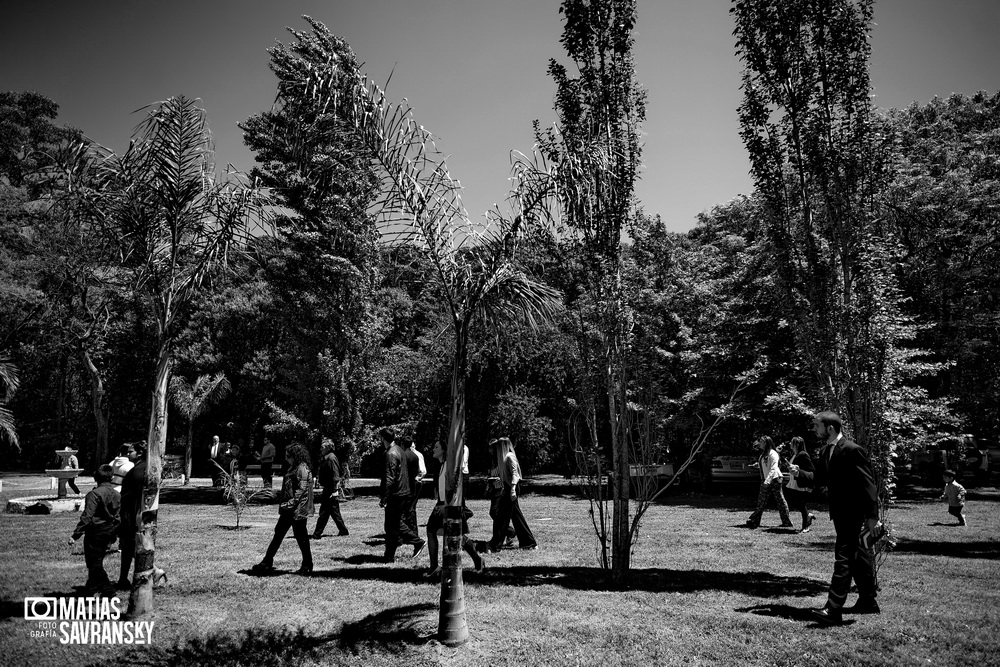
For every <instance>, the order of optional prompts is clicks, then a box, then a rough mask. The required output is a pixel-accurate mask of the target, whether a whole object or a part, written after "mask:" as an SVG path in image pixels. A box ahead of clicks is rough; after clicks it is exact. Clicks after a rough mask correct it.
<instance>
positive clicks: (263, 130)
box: [243, 17, 378, 456]
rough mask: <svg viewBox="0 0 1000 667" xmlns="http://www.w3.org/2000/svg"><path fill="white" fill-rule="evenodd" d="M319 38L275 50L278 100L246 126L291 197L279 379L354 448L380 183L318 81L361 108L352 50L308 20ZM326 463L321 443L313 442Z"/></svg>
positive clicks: (282, 230) (283, 248)
mask: <svg viewBox="0 0 1000 667" xmlns="http://www.w3.org/2000/svg"><path fill="white" fill-rule="evenodd" d="M306 21H307V22H308V23H309V24H310V26H311V27H312V31H311V32H309V33H306V32H301V31H297V30H291V29H290V30H289V31H290V32H291V34H292V35H293V37H294V38H295V40H294V41H293V42H292V43H291V44H288V45H286V44H282V43H279V44H277V45H275V46H274V47H272V48H271V49H269V53H270V57H271V59H270V68H271V70H272V71H273V72H274V73H275V75H277V77H278V97H277V103H276V104H275V106H274V107H273V108H272V110H270V111H267V112H264V113H260V114H257V115H255V116H253V117H251V118H249V119H248V120H247V121H246V122H245V123H244V124H243V130H244V137H245V141H246V143H247V145H248V146H249V147H250V148H251V149H252V150H253V151H254V152H255V154H256V160H257V166H256V167H255V169H254V172H253V173H254V175H255V176H256V177H258V178H259V179H260V181H261V183H262V184H263V185H264V186H265V187H267V188H269V189H270V190H271V191H272V192H273V193H274V194H275V196H276V197H277V198H278V200H279V201H280V203H281V205H282V207H283V209H282V211H283V212H280V213H278V214H277V215H276V216H275V217H274V219H273V224H274V227H275V232H276V239H277V244H276V247H275V248H274V251H273V252H272V253H271V254H270V255H269V256H267V257H266V260H265V265H264V268H265V271H266V277H267V280H268V282H269V283H270V284H271V285H272V287H273V289H274V290H275V293H276V296H277V297H278V300H277V302H276V304H275V306H276V308H275V311H274V313H273V314H274V316H276V317H279V318H281V319H282V320H284V325H283V331H284V334H285V335H284V336H283V339H282V341H281V343H280V346H279V349H278V350H277V351H276V357H275V359H274V363H275V364H276V372H275V378H276V381H277V383H278V388H279V391H280V393H281V394H282V396H281V397H280V400H279V402H280V403H281V404H282V405H283V406H284V408H285V409H287V410H289V411H290V412H293V413H295V414H298V415H299V416H300V417H302V418H303V419H305V420H306V421H307V422H309V423H310V424H312V429H313V432H314V433H315V434H316V438H322V437H328V438H330V439H332V440H334V441H335V442H338V443H340V444H341V445H342V446H345V447H350V446H351V445H352V444H353V443H354V442H355V441H356V440H357V438H358V437H359V436H360V433H361V419H360V411H361V407H362V406H361V402H362V396H361V394H362V393H363V391H362V387H363V384H364V377H365V368H366V363H367V356H368V355H369V354H370V353H371V352H372V349H373V348H374V347H375V346H376V344H377V341H373V340H372V336H371V333H372V328H373V326H374V322H373V318H372V313H371V311H370V302H371V295H372V291H373V289H374V287H375V282H376V280H377V276H376V272H375V266H376V260H377V257H376V252H377V238H378V237H377V232H376V229H375V225H374V222H373V220H372V219H371V218H370V216H369V215H368V214H367V210H368V207H369V205H370V204H371V203H372V201H373V198H374V196H375V187H376V178H375V176H374V172H373V169H372V166H371V165H370V164H369V158H368V154H367V149H366V148H365V147H364V146H362V145H361V142H360V141H359V139H358V138H357V137H356V136H355V135H354V133H353V131H352V128H351V127H350V126H349V125H348V124H346V123H345V120H344V119H343V118H342V117H339V116H338V114H337V113H336V110H335V108H334V107H332V106H330V101H329V100H328V99H327V98H326V97H325V96H324V97H318V98H317V97H309V96H308V95H306V94H305V93H306V90H307V88H308V86H309V85H310V82H311V81H313V80H314V79H315V78H316V77H323V78H324V79H325V81H326V82H327V85H329V86H330V88H329V90H328V91H326V92H327V93H328V94H333V95H336V96H338V98H342V101H343V102H344V103H350V102H349V100H350V99H352V98H353V96H354V92H353V87H354V86H355V83H356V82H355V79H354V77H353V72H354V71H355V70H356V69H357V67H358V63H357V60H356V58H355V56H354V53H353V52H352V51H351V49H350V47H349V46H348V45H347V43H346V42H344V41H343V40H340V39H338V38H336V37H334V36H333V35H331V34H330V33H329V32H328V31H327V30H326V29H325V27H323V26H322V24H320V23H319V22H317V21H313V20H312V19H310V18H308V17H306ZM311 444H312V446H313V448H314V453H315V455H316V456H318V455H319V446H320V441H319V440H318V439H317V440H315V441H314V442H313V443H311Z"/></svg>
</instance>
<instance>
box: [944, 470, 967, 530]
mask: <svg viewBox="0 0 1000 667" xmlns="http://www.w3.org/2000/svg"><path fill="white" fill-rule="evenodd" d="M938 500H947V501H948V514H950V515H952V516H953V517H955V518H956V519H958V525H959V526H966V525H968V524H967V523H966V522H965V515H964V514H962V510H963V509H965V487H964V486H962V485H961V484H959V483H958V482H956V481H955V471H954V470H945V471H944V492H943V493H942V494H941V497H940V498H938Z"/></svg>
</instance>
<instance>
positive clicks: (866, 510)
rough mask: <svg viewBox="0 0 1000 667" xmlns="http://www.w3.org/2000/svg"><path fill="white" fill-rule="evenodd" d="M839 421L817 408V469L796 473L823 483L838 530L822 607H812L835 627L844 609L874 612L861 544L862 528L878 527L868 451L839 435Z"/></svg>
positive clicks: (871, 576) (869, 557) (870, 558)
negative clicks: (851, 597) (852, 596)
mask: <svg viewBox="0 0 1000 667" xmlns="http://www.w3.org/2000/svg"><path fill="white" fill-rule="evenodd" d="M842 430H843V422H842V421H841V419H840V416H839V415H837V414H836V413H835V412H820V413H819V414H817V415H816V416H815V417H814V418H813V431H814V432H815V433H816V436H817V437H819V438H820V439H821V440H822V441H823V442H824V443H826V446H825V447H823V448H822V449H820V450H819V451H818V452H817V453H816V471H815V472H814V473H809V472H808V471H805V470H802V469H800V470H799V475H798V476H799V477H801V478H805V479H806V481H812V482H813V483H814V485H815V486H826V487H827V494H828V500H829V505H830V518H831V519H832V520H833V528H834V530H835V531H836V533H837V541H836V543H835V545H834V551H833V553H834V561H833V578H832V579H831V581H830V590H829V593H828V595H827V601H826V605H825V606H823V608H821V609H814V610H812V615H813V616H814V617H815V618H816V620H817V621H819V622H820V623H822V624H824V625H839V624H840V623H842V622H843V612H844V611H847V612H848V613H854V614H878V613H880V612H881V610H880V609H879V605H878V601H877V600H876V595H877V590H878V587H877V584H876V581H875V557H874V554H873V553H872V550H871V549H870V548H868V547H866V546H865V545H863V544H861V533H862V529H864V528H867V529H868V530H869V531H870V532H871V533H872V534H876V531H877V530H878V527H879V518H878V516H879V504H878V493H877V491H876V487H875V476H874V475H873V474H872V467H871V463H870V462H869V461H868V454H867V452H865V450H864V449H863V448H862V447H860V446H858V445H857V444H855V443H853V442H851V441H850V440H848V439H847V438H845V437H844V435H843V433H842ZM852 579H853V580H854V583H855V584H857V586H858V600H857V602H856V603H855V604H854V606H853V607H850V608H848V609H846V610H845V609H844V603H845V602H847V594H848V593H849V592H850V590H851V580H852Z"/></svg>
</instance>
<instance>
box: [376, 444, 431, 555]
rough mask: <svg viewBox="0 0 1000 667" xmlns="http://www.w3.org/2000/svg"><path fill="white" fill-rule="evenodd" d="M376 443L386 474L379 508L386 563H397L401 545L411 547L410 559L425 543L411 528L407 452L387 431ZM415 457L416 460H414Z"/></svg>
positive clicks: (410, 496)
mask: <svg viewBox="0 0 1000 667" xmlns="http://www.w3.org/2000/svg"><path fill="white" fill-rule="evenodd" d="M378 435H379V440H380V441H381V442H382V446H383V447H384V448H385V474H384V477H383V481H382V499H381V501H380V502H379V505H380V506H381V507H382V508H384V509H385V523H384V528H385V555H384V556H383V558H384V560H385V562H387V563H392V562H394V561H395V560H396V549H397V548H398V547H399V545H400V544H412V545H413V555H412V557H413V558H416V557H417V556H419V555H420V553H421V552H422V551H423V550H424V546H425V545H426V544H427V543H426V542H425V541H424V540H422V539H420V536H419V535H418V534H417V532H416V531H415V530H414V529H413V527H412V526H411V525H410V520H409V511H410V508H411V507H412V505H413V498H412V495H411V490H412V488H413V479H414V478H412V477H411V476H410V474H409V467H408V466H407V463H406V453H405V452H404V451H403V448H402V447H400V446H399V445H398V444H396V434H395V433H393V432H392V431H391V430H390V429H387V428H383V429H381V430H380V431H379V433H378ZM414 458H416V457H414Z"/></svg>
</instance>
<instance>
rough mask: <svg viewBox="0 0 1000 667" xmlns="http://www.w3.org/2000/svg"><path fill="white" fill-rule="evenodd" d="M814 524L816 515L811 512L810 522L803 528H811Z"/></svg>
mask: <svg viewBox="0 0 1000 667" xmlns="http://www.w3.org/2000/svg"><path fill="white" fill-rule="evenodd" d="M814 523H816V515H815V514H813V513H811V512H810V514H809V521H807V522H806V525H805V526H803V528H811V527H812V525H813V524H814Z"/></svg>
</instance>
